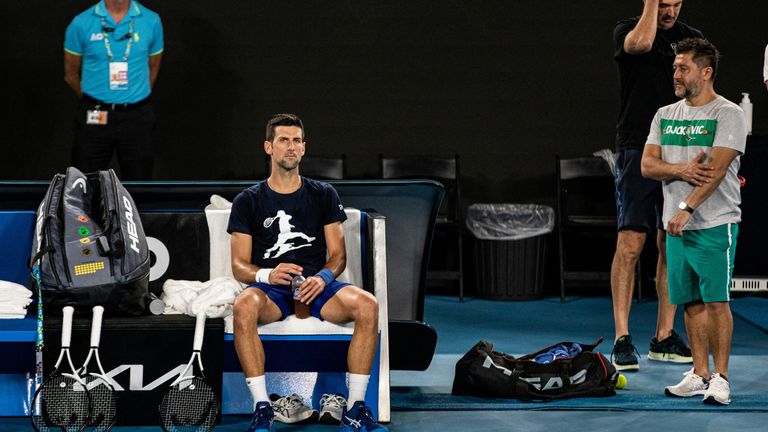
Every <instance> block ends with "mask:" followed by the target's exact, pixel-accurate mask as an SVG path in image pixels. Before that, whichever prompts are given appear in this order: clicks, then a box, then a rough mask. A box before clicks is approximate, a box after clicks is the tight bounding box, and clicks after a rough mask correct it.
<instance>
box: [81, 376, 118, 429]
mask: <svg viewBox="0 0 768 432" xmlns="http://www.w3.org/2000/svg"><path fill="white" fill-rule="evenodd" d="M85 381H86V385H87V387H88V393H90V396H91V420H90V422H88V426H87V428H86V430H88V431H92V432H102V431H108V430H111V429H112V426H113V425H114V423H115V416H116V415H117V397H116V396H115V392H114V390H113V389H112V388H111V387H110V386H109V384H107V383H105V382H104V380H103V379H102V378H100V377H98V376H93V375H89V376H87V377H85Z"/></svg>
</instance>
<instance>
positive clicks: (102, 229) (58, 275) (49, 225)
mask: <svg viewBox="0 0 768 432" xmlns="http://www.w3.org/2000/svg"><path fill="white" fill-rule="evenodd" d="M30 264H31V267H32V268H33V271H35V268H37V269H39V271H37V272H35V273H38V274H39V280H40V290H41V292H42V298H43V304H44V305H45V306H46V307H47V309H49V310H51V311H52V312H57V311H58V313H60V311H61V308H62V307H63V306H66V305H72V306H75V309H76V310H78V311H79V312H87V313H90V309H91V308H92V307H93V306H95V305H101V306H104V308H105V310H106V311H107V313H111V314H117V315H141V314H143V313H144V310H145V309H146V305H147V297H148V291H147V286H148V283H149V267H150V263H149V249H148V247H147V239H146V237H145V236H144V230H143V228H142V226H141V220H140V219H139V212H138V209H137V208H136V204H135V203H134V202H133V199H132V198H131V196H130V194H129V193H128V192H127V191H126V190H125V188H124V187H123V185H122V184H121V183H120V181H119V180H118V178H117V176H116V175H115V172H114V171H113V170H111V169H110V170H108V171H99V172H95V173H91V174H83V173H82V172H80V171H79V170H78V169H76V168H73V167H69V168H67V172H66V174H57V175H56V176H55V177H54V178H53V180H52V181H51V185H50V186H49V187H48V191H47V192H46V194H45V198H43V202H42V203H41V204H40V207H39V208H38V210H37V220H36V223H35V236H34V238H33V239H32V259H31V263H30Z"/></svg>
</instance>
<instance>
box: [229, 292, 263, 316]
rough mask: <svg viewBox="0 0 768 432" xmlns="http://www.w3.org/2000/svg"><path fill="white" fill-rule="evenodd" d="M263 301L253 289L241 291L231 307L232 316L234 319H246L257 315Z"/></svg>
mask: <svg viewBox="0 0 768 432" xmlns="http://www.w3.org/2000/svg"><path fill="white" fill-rule="evenodd" d="M262 302H263V299H262V298H261V297H260V296H259V295H258V294H257V293H255V292H254V290H253V289H250V290H246V291H243V292H242V293H240V295H239V296H237V298H235V303H234V304H233V305H232V314H233V315H234V318H235V319H241V318H248V317H251V316H255V315H256V314H257V313H258V310H259V307H260V305H261V303H262Z"/></svg>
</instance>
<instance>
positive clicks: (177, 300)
mask: <svg viewBox="0 0 768 432" xmlns="http://www.w3.org/2000/svg"><path fill="white" fill-rule="evenodd" d="M241 291H242V286H241V285H240V283H239V282H237V281H236V280H234V279H232V278H230V277H220V278H216V279H212V280H209V281H207V282H200V281H184V280H174V279H168V280H166V281H165V283H164V284H163V295H162V297H161V299H162V300H163V301H164V302H165V312H164V313H166V314H186V315H190V316H196V315H197V313H198V312H200V311H205V313H206V315H207V316H208V317H209V318H221V317H226V316H229V315H232V304H233V303H234V302H235V298H236V297H237V295H238V294H240V292H241Z"/></svg>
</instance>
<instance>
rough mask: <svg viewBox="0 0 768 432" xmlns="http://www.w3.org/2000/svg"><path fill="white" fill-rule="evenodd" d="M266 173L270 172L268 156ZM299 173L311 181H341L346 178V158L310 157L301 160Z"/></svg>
mask: <svg viewBox="0 0 768 432" xmlns="http://www.w3.org/2000/svg"><path fill="white" fill-rule="evenodd" d="M265 163H266V165H267V173H270V172H271V170H272V162H271V158H270V157H269V156H267V157H266V161H265ZM299 172H300V173H301V175H303V176H304V177H309V178H311V179H313V180H343V179H345V178H347V164H346V156H345V155H341V156H314V155H313V156H310V155H306V156H304V157H302V158H301V164H300V165H299Z"/></svg>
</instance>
